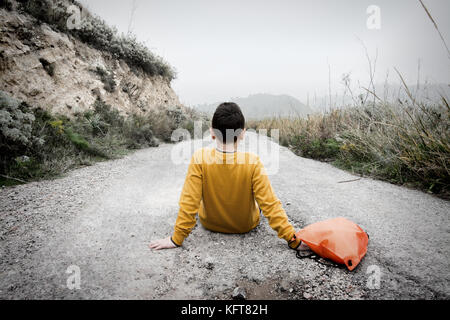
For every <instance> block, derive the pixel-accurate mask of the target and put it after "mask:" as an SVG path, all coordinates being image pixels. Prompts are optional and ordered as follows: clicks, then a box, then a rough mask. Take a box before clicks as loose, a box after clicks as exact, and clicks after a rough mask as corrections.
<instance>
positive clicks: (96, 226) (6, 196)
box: [0, 134, 450, 299]
mask: <svg viewBox="0 0 450 320" xmlns="http://www.w3.org/2000/svg"><path fill="white" fill-rule="evenodd" d="M248 137H249V138H248V140H247V143H249V141H252V139H255V138H256V135H254V134H249V135H248ZM270 145H271V147H274V148H278V145H275V144H273V143H270ZM191 146H192V143H191V142H183V143H180V144H176V145H162V146H160V147H158V148H150V149H144V150H139V151H137V152H135V153H133V154H130V155H128V156H126V157H125V158H122V159H119V160H114V161H108V162H101V163H97V164H95V165H93V166H90V167H85V168H81V169H77V170H74V171H71V172H70V173H68V174H67V175H66V176H64V177H62V178H58V179H55V180H49V181H41V182H33V183H29V184H26V185H20V186H15V187H9V188H3V189H1V190H0V202H1V208H0V227H1V228H0V299H91V298H96V299H111V298H114V299H116V298H117V299H205V298H209V299H216V298H218V299H230V298H231V296H232V292H233V290H234V289H235V288H236V287H240V288H242V289H244V291H245V292H246V295H247V298H248V299H389V298H394V299H449V297H450V263H449V262H450V237H449V232H450V223H449V222H450V216H449V214H450V203H449V202H448V201H445V200H442V199H439V198H436V197H434V196H432V195H429V194H426V193H423V192H421V191H416V190H410V189H407V188H404V187H400V186H395V185H391V184H388V183H385V182H381V181H376V180H372V179H370V178H362V179H360V180H357V181H352V182H343V183H342V181H348V180H354V179H355V178H357V177H355V176H353V175H352V174H350V173H347V172H344V171H341V170H339V169H337V168H334V167H333V166H331V165H329V164H327V163H321V162H317V161H313V160H309V159H305V158H301V157H297V156H296V155H294V154H293V153H292V152H290V151H289V150H288V149H286V148H283V147H279V153H277V154H278V155H279V159H278V160H279V162H278V170H276V168H275V170H274V172H272V173H273V174H271V175H270V179H271V181H272V185H273V187H274V190H275V192H276V193H277V195H278V197H279V198H280V199H281V201H282V202H283V205H284V207H285V209H286V212H287V214H288V216H289V218H290V220H291V222H292V223H293V224H294V226H295V227H296V228H297V229H299V228H301V227H303V226H305V225H307V224H309V223H313V222H316V221H320V220H323V219H326V218H332V217H337V216H343V217H346V218H348V219H351V220H353V221H355V222H356V223H358V224H359V225H360V226H361V227H362V228H363V229H364V230H366V231H367V233H368V234H369V235H370V241H369V248H368V253H367V256H366V257H365V258H364V259H363V261H362V262H361V264H360V265H359V266H358V267H357V268H356V269H355V270H354V271H352V272H349V271H347V270H345V269H342V268H336V267H333V266H326V265H322V264H319V263H317V262H316V261H314V260H310V259H303V260H299V259H297V258H296V257H295V253H294V252H293V251H292V250H289V249H288V248H287V245H286V243H285V242H284V240H281V239H278V238H277V237H276V234H275V232H274V231H273V230H271V229H270V227H269V226H268V224H267V221H266V220H265V219H264V218H263V219H262V220H261V221H262V223H261V224H260V226H258V227H257V228H256V229H255V230H253V231H251V232H250V233H248V234H243V235H224V234H218V233H212V232H209V231H207V230H205V229H204V228H203V227H202V226H201V225H197V226H196V228H195V229H194V230H193V232H192V234H191V235H190V236H189V238H188V239H187V240H186V241H185V243H184V245H183V247H182V248H178V249H173V250H164V251H158V252H152V251H150V250H149V248H148V243H149V242H150V241H151V240H152V239H155V238H160V237H165V236H167V235H169V234H171V232H172V229H173V224H174V222H175V219H176V215H177V210H178V203H177V202H178V198H179V194H180V191H181V188H182V185H183V181H184V177H185V174H186V170H187V164H186V162H185V161H183V163H177V161H179V160H180V159H188V158H189V155H190V153H191V152H190V149H191V148H190V147H191ZM174 154H178V155H180V154H184V156H183V157H181V158H180V157H177V158H176V159H177V161H173V155H174ZM262 158H263V162H267V161H269V162H270V161H272V160H273V159H272V160H270V159H269V160H267V159H265V158H264V157H262ZM275 162H276V161H275ZM271 163H272V164H273V163H274V162H273V161H272V162H271ZM269 173H270V172H269ZM340 182H341V183H340ZM78 271H79V273H78ZM78 275H79V280H80V282H79V286H78V285H77V282H76V279H78ZM74 279H75V282H74V281H73V280H74ZM378 279H379V281H377V280H378Z"/></svg>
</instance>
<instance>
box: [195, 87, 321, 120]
mask: <svg viewBox="0 0 450 320" xmlns="http://www.w3.org/2000/svg"><path fill="white" fill-rule="evenodd" d="M229 101H230V102H235V103H237V104H238V105H239V106H240V107H241V109H242V112H243V113H244V116H245V118H246V119H264V118H270V117H277V116H281V117H289V116H298V115H300V116H302V117H306V115H307V114H311V113H313V111H312V110H311V109H310V108H308V107H307V106H306V105H304V104H303V103H301V102H300V101H299V100H297V99H296V98H294V97H291V96H289V95H272V94H264V93H260V94H253V95H250V96H248V97H246V98H231V99H229ZM220 103H221V102H217V103H212V104H202V105H197V106H195V108H196V109H197V110H199V111H202V112H205V113H206V114H208V115H209V116H212V115H213V114H214V111H215V110H216V108H217V106H218V105H219V104H220Z"/></svg>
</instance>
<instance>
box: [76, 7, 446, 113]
mask: <svg viewBox="0 0 450 320" xmlns="http://www.w3.org/2000/svg"><path fill="white" fill-rule="evenodd" d="M80 2H81V3H82V4H83V5H85V6H86V7H87V8H88V9H89V10H90V11H91V12H93V13H95V14H97V15H99V16H100V17H101V18H103V19H104V20H105V21H106V22H107V23H108V24H110V25H114V26H116V27H117V29H118V30H119V32H123V33H127V32H128V31H129V30H131V31H132V32H133V33H134V34H135V35H136V37H137V39H138V40H139V41H142V42H144V43H146V45H147V46H148V47H149V48H150V49H151V50H152V51H153V52H155V53H156V54H158V55H160V56H162V57H163V58H164V59H165V60H166V61H167V62H169V63H170V64H171V65H172V66H173V67H174V68H175V69H176V70H177V72H178V77H177V79H176V80H174V81H173V82H172V87H173V88H174V90H175V91H176V93H177V94H178V96H179V98H180V100H181V102H182V103H184V104H187V105H197V104H202V103H214V102H216V101H222V100H227V99H229V98H232V97H246V96H248V95H251V94H257V93H268V94H275V95H278V94H287V95H291V96H293V97H295V98H297V99H299V100H300V101H302V102H305V101H306V99H307V94H308V93H309V95H310V97H312V96H313V95H314V94H316V95H317V96H323V95H328V86H329V73H330V81H331V88H332V94H333V95H334V94H336V93H337V94H342V92H343V90H344V87H343V85H342V82H341V78H342V75H343V74H345V73H350V75H351V79H352V83H353V84H354V85H355V84H356V82H357V81H358V80H359V81H361V85H365V86H367V84H368V82H369V72H368V62H367V57H366V54H365V49H364V45H365V46H366V47H367V50H368V53H369V55H370V57H371V59H372V62H374V60H375V55H376V52H377V50H378V59H377V65H376V74H375V82H377V83H382V82H384V81H385V79H386V76H387V74H388V80H389V82H390V83H398V82H399V81H398V77H397V75H396V74H395V71H394V67H396V68H397V69H398V70H399V71H400V72H401V73H402V75H403V76H404V78H405V80H406V81H407V83H408V84H410V83H411V84H412V83H416V82H417V75H418V62H419V60H420V81H421V82H425V81H428V82H430V83H447V84H448V83H450V76H449V75H450V72H449V71H450V60H449V57H448V55H447V51H446V49H445V47H444V45H443V43H442V40H441V39H440V38H439V35H438V33H437V31H436V30H435V28H434V26H433V24H432V22H431V21H430V20H429V18H428V17H427V15H426V13H425V11H424V10H423V8H422V6H421V5H420V3H419V1H416V0H399V1H395V2H394V1H387V0H380V1H375V2H373V1H365V0H358V1H357V0H347V1H342V2H339V3H337V2H336V1H332V0H326V1H293V0H283V1H264V2H263V3H262V2H261V1H253V0H252V1H245V2H237V1H227V2H224V1H211V0H209V1H206V0H200V1H189V2H186V1H180V0H174V1H153V0H152V1H144V0H134V1H133V0H122V1H117V0H114V1H111V0H89V1H88V0H82V1H80ZM424 3H425V5H426V6H427V7H428V9H429V10H430V12H431V15H432V16H433V18H434V20H435V21H436V23H437V24H438V26H439V28H440V31H441V33H442V35H443V37H444V39H445V41H446V42H447V44H449V43H450V39H449V30H450V21H449V20H448V19H447V15H448V12H450V10H449V9H450V2H449V1H446V0H434V1H430V0H428V1H426V0H424ZM370 5H376V6H378V7H379V8H380V10H381V11H380V13H381V15H380V17H381V28H380V29H379V30H370V29H368V28H367V26H366V21H367V19H368V18H369V16H370V15H371V14H368V13H367V12H366V10H367V8H368V7H369V6H370ZM133 8H134V10H133ZM131 18H132V19H131ZM362 43H364V45H363V44H362ZM329 66H330V70H329Z"/></svg>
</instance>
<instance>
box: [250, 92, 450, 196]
mask: <svg viewBox="0 0 450 320" xmlns="http://www.w3.org/2000/svg"><path fill="white" fill-rule="evenodd" d="M449 126H450V108H449V104H448V101H447V100H446V99H445V98H442V100H441V101H440V102H438V103H435V104H424V103H417V102H415V101H413V100H410V101H408V102H401V101H398V102H397V103H388V102H384V101H378V102H377V103H375V104H369V105H366V106H359V107H352V108H345V109H336V110H332V111H330V112H328V113H325V114H314V115H310V116H309V117H308V118H306V119H305V118H300V117H297V118H290V119H283V118H272V119H267V120H261V121H257V122H250V123H249V127H251V128H253V129H262V128H264V129H274V128H276V129H279V132H280V143H281V144H282V145H284V146H287V147H289V148H290V149H292V150H293V151H294V152H295V153H296V154H298V155H300V156H305V157H309V158H313V159H319V160H325V161H330V162H332V163H333V164H335V165H336V166H338V167H341V168H344V169H347V170H350V171H352V172H354V173H357V174H361V175H369V176H372V177H376V178H380V179H383V180H387V181H390V182H392V183H397V184H407V185H410V186H414V187H418V188H422V189H425V190H428V191H429V192H433V193H438V194H440V195H442V196H444V197H448V196H449V194H450V130H449V129H450V128H449ZM269 132H270V131H269Z"/></svg>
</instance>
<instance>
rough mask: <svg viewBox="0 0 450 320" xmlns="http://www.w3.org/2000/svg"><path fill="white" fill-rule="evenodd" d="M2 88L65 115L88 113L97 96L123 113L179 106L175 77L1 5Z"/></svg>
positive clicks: (18, 97)
mask: <svg viewBox="0 0 450 320" xmlns="http://www.w3.org/2000/svg"><path fill="white" fill-rule="evenodd" d="M0 37H1V41H0V81H1V84H2V87H1V88H0V89H1V90H3V91H5V92H7V93H9V94H10V95H11V96H13V97H15V98H17V99H20V100H23V101H25V102H27V103H29V104H30V105H32V106H41V107H43V108H45V109H47V110H49V111H52V112H58V113H63V114H73V113H74V112H80V111H85V110H87V109H88V108H90V107H91V106H92V104H93V103H94V101H95V100H96V99H97V98H100V99H102V100H104V101H105V102H106V103H107V104H110V105H112V106H114V107H117V108H118V109H119V110H120V111H121V112H122V113H124V114H130V113H133V112H135V113H144V114H145V112H146V111H148V110H150V109H151V108H155V107H157V106H166V107H173V106H180V105H181V103H180V102H179V100H178V97H177V95H176V94H175V92H174V91H173V90H172V88H171V86H170V80H168V79H166V78H164V77H162V76H160V75H153V76H152V75H149V74H147V73H145V72H143V71H139V70H138V69H136V68H133V70H132V69H131V68H130V66H129V65H128V64H127V63H126V62H125V61H124V60H120V59H117V58H115V57H114V56H113V55H112V54H111V53H109V52H106V51H100V50H97V49H95V48H93V47H92V46H89V45H87V44H85V43H83V42H81V41H80V40H78V39H77V38H75V37H73V36H72V35H70V34H67V33H62V32H59V31H57V30H56V29H55V28H52V27H51V26H49V25H48V24H46V23H42V22H41V21H38V20H36V19H35V18H33V17H32V16H30V15H28V14H24V13H20V12H18V11H15V10H12V11H8V10H5V9H0Z"/></svg>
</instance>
